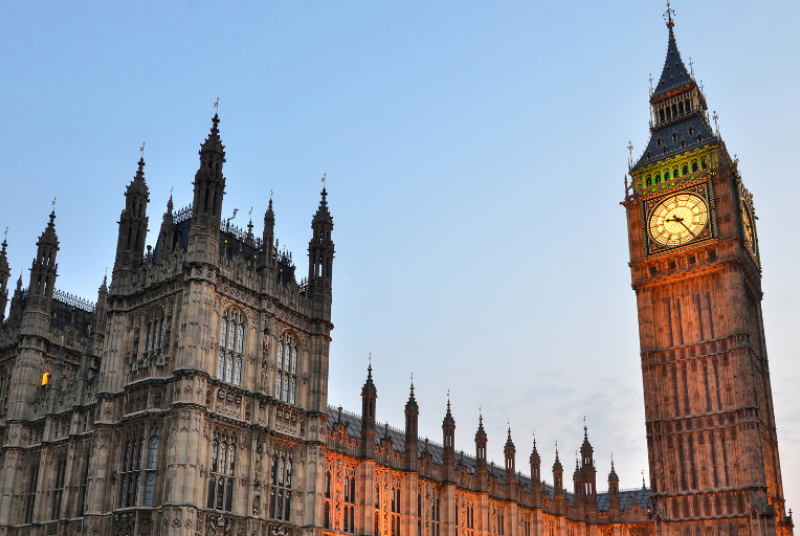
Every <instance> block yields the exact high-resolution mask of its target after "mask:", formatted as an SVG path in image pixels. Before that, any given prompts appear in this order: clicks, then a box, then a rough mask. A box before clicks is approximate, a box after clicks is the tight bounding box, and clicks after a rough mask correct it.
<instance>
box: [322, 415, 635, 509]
mask: <svg viewBox="0 0 800 536" xmlns="http://www.w3.org/2000/svg"><path fill="white" fill-rule="evenodd" d="M328 417H329V418H328V429H329V430H333V427H334V426H335V425H336V424H337V423H338V422H339V409H338V408H334V407H333V406H328ZM342 424H344V426H345V431H346V432H347V435H349V436H350V437H354V438H359V439H360V438H361V416H360V415H356V414H355V413H352V412H350V411H346V410H342ZM387 432H388V438H389V439H390V440H391V441H392V448H393V449H394V450H395V451H397V452H405V432H403V431H402V430H399V429H397V428H393V427H391V426H389V427H387V426H386V425H376V426H375V443H376V444H380V442H381V441H382V440H383V438H384V437H387ZM426 452H427V453H430V455H431V457H432V459H433V463H435V464H436V465H442V463H443V462H442V454H443V447H442V445H440V444H439V443H434V442H433V441H428V442H427V449H426V442H425V440H424V439H422V440H420V442H419V457H420V458H422V456H424V455H425V453H426ZM461 466H463V467H465V468H466V469H467V472H468V473H470V474H475V458H474V457H473V456H470V455H468V454H466V453H464V452H463V451H460V452H456V468H457V469H458V468H459V467H461ZM488 469H489V472H490V473H491V474H492V475H494V477H495V478H497V483H498V484H500V485H504V484H505V482H506V473H505V469H503V466H502V465H495V464H491V463H490V464H489V467H488ZM516 478H517V483H518V484H519V485H521V486H522V488H523V489H524V490H525V491H526V492H527V493H530V492H531V479H530V477H529V476H526V475H523V474H519V473H518V474H517V476H516ZM544 491H545V493H547V496H548V497H549V498H550V500H553V497H554V489H553V486H552V485H551V484H547V483H545V485H544ZM566 498H567V501H568V502H569V504H570V505H571V506H575V496H574V494H572V493H570V492H567V493H566ZM649 503H650V490H649V489H647V488H642V489H639V490H629V491H621V492H620V508H621V509H622V510H625V509H626V508H628V507H630V506H633V505H634V504H640V505H642V506H643V507H646V506H647V505H648V504H649ZM597 507H598V509H599V510H600V511H601V512H605V511H608V509H609V502H608V493H598V494H597Z"/></svg>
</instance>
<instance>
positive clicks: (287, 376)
mask: <svg viewBox="0 0 800 536" xmlns="http://www.w3.org/2000/svg"><path fill="white" fill-rule="evenodd" d="M275 398H277V399H278V400H280V401H281V402H286V403H287V404H295V403H296V401H297V341H296V340H295V338H294V336H293V335H292V334H290V333H285V334H284V335H283V336H282V337H281V339H280V341H279V342H278V370H277V373H276V375H275Z"/></svg>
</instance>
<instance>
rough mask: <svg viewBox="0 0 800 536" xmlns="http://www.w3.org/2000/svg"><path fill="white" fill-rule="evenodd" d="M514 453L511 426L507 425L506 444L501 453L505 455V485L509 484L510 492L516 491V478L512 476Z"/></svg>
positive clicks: (514, 468)
mask: <svg viewBox="0 0 800 536" xmlns="http://www.w3.org/2000/svg"><path fill="white" fill-rule="evenodd" d="M516 453H517V449H516V448H514V442H513V441H511V426H509V427H508V439H506V445H505V447H504V448H503V454H504V455H505V460H506V486H510V487H509V489H510V490H511V493H514V492H515V491H516V482H517V481H516V478H514V473H515V472H516V460H515V458H516Z"/></svg>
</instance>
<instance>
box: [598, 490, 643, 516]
mask: <svg viewBox="0 0 800 536" xmlns="http://www.w3.org/2000/svg"><path fill="white" fill-rule="evenodd" d="M637 504H638V505H639V506H640V507H641V508H642V509H646V508H647V507H648V506H650V489H649V488H639V489H629V490H622V491H620V492H619V508H620V510H622V511H625V510H627V509H629V508H632V507H633V506H634V505H637ZM609 508H610V505H609V502H608V493H607V492H606V493H598V494H597V509H598V510H599V511H600V512H608V510H609Z"/></svg>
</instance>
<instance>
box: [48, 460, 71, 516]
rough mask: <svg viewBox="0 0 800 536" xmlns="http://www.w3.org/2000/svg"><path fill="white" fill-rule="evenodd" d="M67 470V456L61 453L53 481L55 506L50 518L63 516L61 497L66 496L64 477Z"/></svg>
mask: <svg viewBox="0 0 800 536" xmlns="http://www.w3.org/2000/svg"><path fill="white" fill-rule="evenodd" d="M66 470H67V456H66V454H63V455H61V456H60V457H59V458H58V462H57V464H56V480H55V482H54V483H53V491H52V497H53V508H52V511H51V513H50V519H51V520H56V519H59V518H60V517H61V499H62V498H63V496H64V477H65V473H66Z"/></svg>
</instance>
